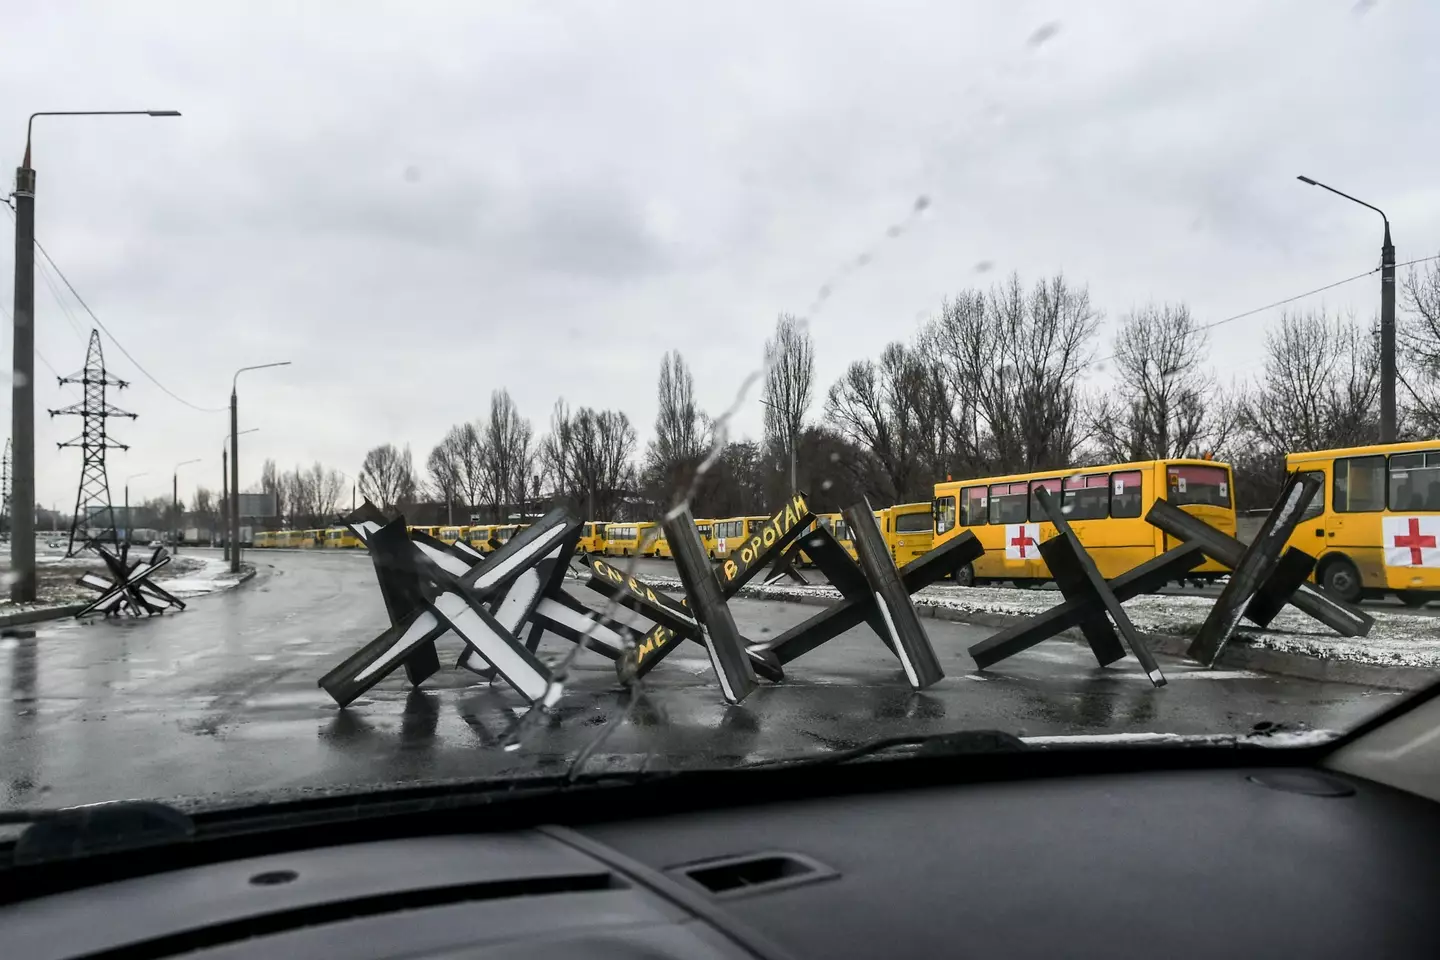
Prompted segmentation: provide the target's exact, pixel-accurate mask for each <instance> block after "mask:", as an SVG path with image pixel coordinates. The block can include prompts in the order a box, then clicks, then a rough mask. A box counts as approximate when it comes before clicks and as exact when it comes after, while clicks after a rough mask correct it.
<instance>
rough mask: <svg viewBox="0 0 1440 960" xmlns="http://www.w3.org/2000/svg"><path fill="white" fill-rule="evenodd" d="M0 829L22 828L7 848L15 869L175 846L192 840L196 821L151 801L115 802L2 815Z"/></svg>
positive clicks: (12, 812)
mask: <svg viewBox="0 0 1440 960" xmlns="http://www.w3.org/2000/svg"><path fill="white" fill-rule="evenodd" d="M0 824H7V825H8V824H25V825H26V826H25V829H24V831H23V832H22V833H21V834H20V836H19V837H17V838H16V840H15V842H14V844H13V846H11V847H10V850H9V853H10V863H11V864H12V865H15V866H23V865H27V864H35V863H44V862H47V861H50V860H67V859H72V858H76V857H88V856H91V855H93V854H97V853H114V852H116V851H120V850H131V849H135V848H137V847H148V846H152V845H156V844H167V843H175V842H177V841H184V840H189V839H191V838H192V837H194V835H195V821H193V820H191V819H190V817H189V816H188V815H186V814H185V813H182V812H181V811H179V810H177V809H175V808H174V807H172V806H169V805H167V804H163V803H159V802H157V801H154V800H114V801H110V802H107V803H92V804H87V805H85V806H79V807H61V808H59V809H55V810H13V811H6V812H4V813H0Z"/></svg>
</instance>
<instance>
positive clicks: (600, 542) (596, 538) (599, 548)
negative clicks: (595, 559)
mask: <svg viewBox="0 0 1440 960" xmlns="http://www.w3.org/2000/svg"><path fill="white" fill-rule="evenodd" d="M575 549H577V550H579V551H580V552H581V553H598V554H602V555H603V554H604V553H605V521H603V520H591V521H590V522H589V523H582V524H581V525H580V543H579V544H578V545H577V546H576V548H575Z"/></svg>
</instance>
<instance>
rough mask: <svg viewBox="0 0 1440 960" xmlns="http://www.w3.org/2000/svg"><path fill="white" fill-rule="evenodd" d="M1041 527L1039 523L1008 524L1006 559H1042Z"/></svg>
mask: <svg viewBox="0 0 1440 960" xmlns="http://www.w3.org/2000/svg"><path fill="white" fill-rule="evenodd" d="M1039 546H1040V525H1039V524H1038V523H1007V524H1006V525H1005V559H1006V560H1038V559H1040V551H1039V550H1038V549H1037V548H1038V547H1039Z"/></svg>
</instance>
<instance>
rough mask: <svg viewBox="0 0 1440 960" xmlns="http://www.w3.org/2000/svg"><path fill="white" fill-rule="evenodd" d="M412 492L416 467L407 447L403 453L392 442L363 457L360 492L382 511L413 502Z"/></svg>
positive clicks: (394, 509)
mask: <svg viewBox="0 0 1440 960" xmlns="http://www.w3.org/2000/svg"><path fill="white" fill-rule="evenodd" d="M415 491H416V481H415V466H414V463H413V461H412V459H411V456H410V445H409V444H406V445H405V449H404V450H403V451H401V450H398V449H396V447H395V445H394V444H392V443H386V444H381V445H380V446H378V447H374V448H372V449H371V450H370V451H369V452H368V453H366V454H365V462H364V465H363V466H361V468H360V492H361V493H362V494H363V495H364V496H365V497H366V498H367V499H369V500H370V501H371V502H372V503H374V504H375V505H376V506H377V507H379V508H380V509H381V510H383V511H385V512H387V513H392V512H394V511H396V510H397V509H399V508H400V507H401V506H402V505H403V504H406V503H410V502H412V501H413V500H414V499H415Z"/></svg>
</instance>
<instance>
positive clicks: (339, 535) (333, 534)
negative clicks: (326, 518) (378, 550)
mask: <svg viewBox="0 0 1440 960" xmlns="http://www.w3.org/2000/svg"><path fill="white" fill-rule="evenodd" d="M325 546H326V548H328V549H335V550H338V549H349V548H351V547H358V546H360V538H359V537H357V536H355V531H354V530H351V529H350V528H349V527H330V528H328V529H327V530H326V531H325Z"/></svg>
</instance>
